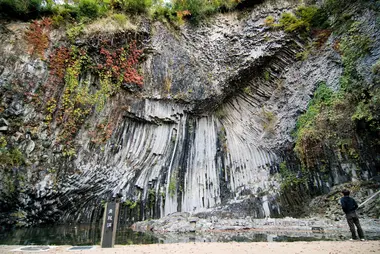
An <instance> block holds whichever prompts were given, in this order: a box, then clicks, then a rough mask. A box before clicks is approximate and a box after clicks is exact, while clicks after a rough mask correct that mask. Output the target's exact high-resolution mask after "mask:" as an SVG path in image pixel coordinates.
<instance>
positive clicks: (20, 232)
mask: <svg viewBox="0 0 380 254" xmlns="http://www.w3.org/2000/svg"><path fill="white" fill-rule="evenodd" d="M346 233H347V232H346ZM100 237H101V226H100V225H98V226H95V225H83V224H82V225H56V226H48V227H47V226H45V227H34V228H21V229H13V230H3V231H0V245H2V244H5V245H98V244H100ZM366 237H367V239H368V240H379V239H380V235H379V234H378V233H373V234H369V233H367V234H366ZM348 238H349V236H348V233H347V235H342V233H339V232H335V233H333V232H331V233H323V234H316V233H313V232H297V231H293V232H286V231H282V232H257V231H243V232H241V231H240V232H236V231H235V232H234V231H232V232H204V233H188V234H176V233H165V234H151V233H148V234H146V233H141V232H134V231H132V230H131V229H129V228H127V227H122V228H119V229H118V230H117V233H116V239H115V243H116V244H122V245H126V244H152V243H186V242H231V241H234V242H294V241H337V240H346V239H348Z"/></svg>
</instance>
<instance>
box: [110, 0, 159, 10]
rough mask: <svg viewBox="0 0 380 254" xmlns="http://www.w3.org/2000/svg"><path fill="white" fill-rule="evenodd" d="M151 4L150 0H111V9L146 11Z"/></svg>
mask: <svg viewBox="0 0 380 254" xmlns="http://www.w3.org/2000/svg"><path fill="white" fill-rule="evenodd" d="M152 5H153V2H152V0H114V1H112V2H111V6H112V8H113V9H119V10H123V11H126V12H134V13H146V12H148V10H149V9H150V8H151V7H152Z"/></svg>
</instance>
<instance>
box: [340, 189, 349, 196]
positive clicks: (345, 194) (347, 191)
mask: <svg viewBox="0 0 380 254" xmlns="http://www.w3.org/2000/svg"><path fill="white" fill-rule="evenodd" d="M342 194H343V195H344V196H345V197H348V196H350V191H349V190H342Z"/></svg>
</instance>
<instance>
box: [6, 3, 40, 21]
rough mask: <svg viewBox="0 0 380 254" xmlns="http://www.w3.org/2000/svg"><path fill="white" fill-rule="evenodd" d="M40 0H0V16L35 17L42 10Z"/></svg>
mask: <svg viewBox="0 0 380 254" xmlns="http://www.w3.org/2000/svg"><path fill="white" fill-rule="evenodd" d="M42 9H43V8H42V0H0V17H7V18H15V19H25V20H26V19H30V18H36V17H37V16H38V15H39V14H40V11H41V10H42Z"/></svg>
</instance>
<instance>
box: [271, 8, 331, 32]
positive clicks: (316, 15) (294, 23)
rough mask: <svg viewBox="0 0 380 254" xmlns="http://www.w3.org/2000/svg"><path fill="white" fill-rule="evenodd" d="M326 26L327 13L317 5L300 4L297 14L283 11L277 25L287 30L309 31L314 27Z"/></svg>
mask: <svg viewBox="0 0 380 254" xmlns="http://www.w3.org/2000/svg"><path fill="white" fill-rule="evenodd" d="M318 22H322V25H321V26H326V22H327V15H326V13H324V12H323V11H322V10H320V9H319V8H318V7H316V6H300V7H298V9H297V10H296V11H295V15H294V14H292V13H289V12H286V13H283V14H282V15H281V18H280V20H279V24H278V25H277V26H279V27H281V28H283V29H284V30H285V31H286V32H295V31H298V32H301V33H302V32H308V31H310V29H311V28H312V27H317V26H319V24H318Z"/></svg>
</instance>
